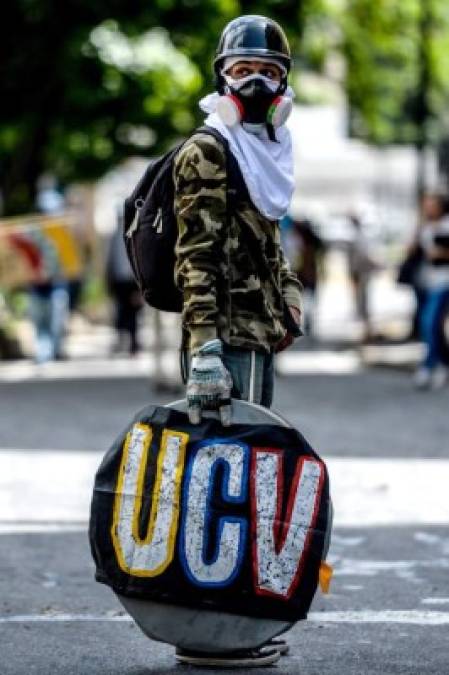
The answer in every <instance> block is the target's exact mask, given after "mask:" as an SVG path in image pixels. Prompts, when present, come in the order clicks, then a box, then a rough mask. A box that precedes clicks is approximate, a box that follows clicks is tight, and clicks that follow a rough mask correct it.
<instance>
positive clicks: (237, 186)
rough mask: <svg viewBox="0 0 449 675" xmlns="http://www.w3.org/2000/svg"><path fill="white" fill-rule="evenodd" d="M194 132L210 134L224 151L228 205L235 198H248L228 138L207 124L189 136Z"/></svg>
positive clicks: (230, 204)
mask: <svg viewBox="0 0 449 675" xmlns="http://www.w3.org/2000/svg"><path fill="white" fill-rule="evenodd" d="M195 134H207V135H208V136H212V137H213V138H215V140H216V141H218V143H221V145H222V146H223V147H224V150H225V153H226V173H227V179H228V185H227V192H228V203H229V206H230V207H232V206H233V202H234V201H237V199H243V198H245V199H249V194H248V188H247V187H246V183H245V180H244V178H243V175H242V172H241V170H240V167H239V163H238V162H237V160H236V158H235V157H234V155H233V154H232V152H231V150H230V147H229V142H228V140H227V139H226V138H225V137H224V136H223V135H222V134H221V133H220V132H219V131H218V130H217V129H214V127H209V126H207V125H203V126H201V127H199V128H198V129H196V130H195V131H194V133H193V134H192V135H191V136H190V138H191V137H192V136H194V135H195Z"/></svg>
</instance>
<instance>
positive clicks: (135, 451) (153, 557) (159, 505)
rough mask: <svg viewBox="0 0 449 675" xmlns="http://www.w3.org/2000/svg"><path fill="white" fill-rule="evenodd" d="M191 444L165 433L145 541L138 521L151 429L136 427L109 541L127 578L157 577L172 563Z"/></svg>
mask: <svg viewBox="0 0 449 675" xmlns="http://www.w3.org/2000/svg"><path fill="white" fill-rule="evenodd" d="M188 438H189V437H188V434H185V433H182V432H179V431H172V430H170V429H164V431H163V434H162V439H161V447H160V449H159V453H158V460H157V468H156V476H155V480H154V486H153V494H152V500H151V511H150V517H149V522H148V527H147V530H146V535H145V536H144V537H141V536H140V534H139V521H140V513H141V509H142V498H143V491H144V484H145V474H146V469H147V462H148V451H149V447H150V444H151V439H152V429H151V427H150V426H148V425H145V424H135V425H134V426H133V428H132V430H131V431H130V432H129V434H128V436H127V439H126V442H125V445H124V448H123V457H122V462H121V465H120V469H119V474H118V479H117V485H116V491H115V492H116V494H115V500H114V513H113V522H112V528H111V536H112V542H113V546H114V550H115V554H116V557H117V561H118V563H119V566H120V568H121V569H122V570H123V571H124V572H127V573H128V574H131V575H133V576H137V577H155V576H158V575H159V574H162V572H164V570H165V569H167V567H168V565H169V564H170V563H171V561H172V560H173V556H174V549H175V539H176V532H177V529H178V521H179V500H180V493H181V480H182V474H183V470H184V461H185V453H186V446H187V441H188ZM162 496H163V498H162Z"/></svg>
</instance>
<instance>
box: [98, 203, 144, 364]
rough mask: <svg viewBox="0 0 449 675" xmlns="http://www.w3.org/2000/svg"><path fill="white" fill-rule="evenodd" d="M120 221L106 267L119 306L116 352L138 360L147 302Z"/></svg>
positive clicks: (111, 242) (112, 295) (117, 307)
mask: <svg viewBox="0 0 449 675" xmlns="http://www.w3.org/2000/svg"><path fill="white" fill-rule="evenodd" d="M117 221H118V222H117V227H116V229H115V232H114V234H113V235H112V238H111V241H110V245H109V251H108V256H107V263H106V281H107V286H108V290H109V293H110V295H111V297H112V298H113V300H114V305H115V308H114V309H115V316H114V327H115V329H116V331H117V342H116V343H115V345H114V352H120V351H124V350H128V351H129V353H130V354H131V355H132V356H134V355H136V354H137V353H138V352H139V351H140V344H139V341H138V338H137V331H138V316H139V313H140V311H141V310H142V307H143V300H142V296H141V293H140V291H139V289H138V287H137V284H136V281H135V279H134V273H133V271H132V268H131V265H130V263H129V260H128V255H127V253H126V247H125V242H124V241H123V226H122V217H121V216H120V215H119V216H118V218H117Z"/></svg>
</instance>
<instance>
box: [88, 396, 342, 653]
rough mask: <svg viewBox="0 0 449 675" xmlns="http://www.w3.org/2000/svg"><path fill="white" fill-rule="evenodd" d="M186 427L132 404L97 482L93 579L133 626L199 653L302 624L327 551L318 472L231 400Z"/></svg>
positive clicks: (266, 416) (327, 508) (303, 444)
mask: <svg viewBox="0 0 449 675" xmlns="http://www.w3.org/2000/svg"><path fill="white" fill-rule="evenodd" d="M232 412H233V415H232V425H231V426H230V427H222V426H221V424H220V422H219V420H218V416H217V415H216V414H215V413H212V412H210V413H206V414H205V415H204V418H203V421H202V422H201V424H200V425H197V426H196V425H191V424H190V423H189V420H188V417H187V415H186V406H185V401H178V402H176V403H173V404H170V405H169V406H166V407H156V406H149V407H147V408H145V409H144V410H142V411H141V412H140V413H138V415H137V416H136V418H135V419H134V421H133V422H132V423H131V425H130V426H129V427H128V428H127V429H126V430H125V432H124V433H123V434H122V435H121V436H120V437H119V438H118V439H117V441H116V442H115V443H114V445H113V446H112V448H111V449H110V450H109V452H108V453H107V454H106V456H105V458H104V460H103V462H102V464H101V466H100V468H99V470H98V473H97V476H96V479H95V487H94V494H93V499H92V508H91V520H90V529H89V535H90V542H91V548H92V554H93V557H94V560H95V563H96V579H97V580H98V581H100V582H103V583H106V584H108V585H109V586H111V588H112V589H113V590H114V592H115V593H116V594H117V596H118V598H119V599H120V601H121V603H122V604H123V606H124V607H125V609H126V610H127V611H128V612H129V614H130V615H131V616H132V617H133V619H134V620H135V621H136V623H137V624H138V625H139V627H140V628H141V629H142V630H143V632H144V633H145V634H146V635H147V636H148V637H150V638H152V639H154V640H160V641H163V642H167V643H170V644H173V645H176V646H178V647H183V648H185V649H192V650H197V651H207V652H213V651H220V652H222V651H225V650H227V649H229V650H232V649H240V648H242V649H243V648H252V647H258V646H260V645H262V644H265V643H266V642H267V641H268V640H270V639H271V638H273V637H274V636H276V635H278V634H280V633H282V632H284V631H285V630H287V629H288V628H290V627H291V626H292V625H293V624H294V623H295V622H296V621H298V620H301V619H305V618H306V617H307V612H308V610H309V607H310V604H311V601H312V599H313V596H314V594H315V591H316V588H317V584H318V578H319V573H320V568H321V567H322V565H323V562H324V559H325V557H326V554H327V549H328V546H329V535H330V527H331V502H330V497H329V483H328V476H327V470H326V467H325V464H324V463H323V461H322V460H321V459H320V457H319V456H318V455H317V454H316V453H315V452H314V451H313V449H312V448H311V447H310V445H309V444H308V443H307V441H306V440H305V439H304V438H303V437H302V436H301V434H300V433H299V432H298V431H296V430H295V429H294V428H293V427H292V426H291V425H290V424H289V423H288V422H287V421H286V420H284V419H283V418H281V417H280V416H279V415H277V414H276V413H274V412H272V411H270V410H267V409H266V408H262V407H260V406H256V405H252V404H249V403H246V402H243V401H236V400H233V402H232Z"/></svg>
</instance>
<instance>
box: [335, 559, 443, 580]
mask: <svg viewBox="0 0 449 675" xmlns="http://www.w3.org/2000/svg"><path fill="white" fill-rule="evenodd" d="M329 562H330V563H331V565H335V568H336V569H335V576H340V577H345V576H351V577H352V576H361V577H374V576H377V575H378V574H381V573H383V572H388V573H393V574H396V576H401V577H407V578H410V577H413V576H414V573H415V570H417V569H419V568H429V569H443V570H446V569H449V559H447V558H432V559H430V560H426V559H422V560H360V559H358V558H346V557H344V558H341V559H340V558H338V559H336V558H334V559H332V557H330V558H329Z"/></svg>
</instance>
